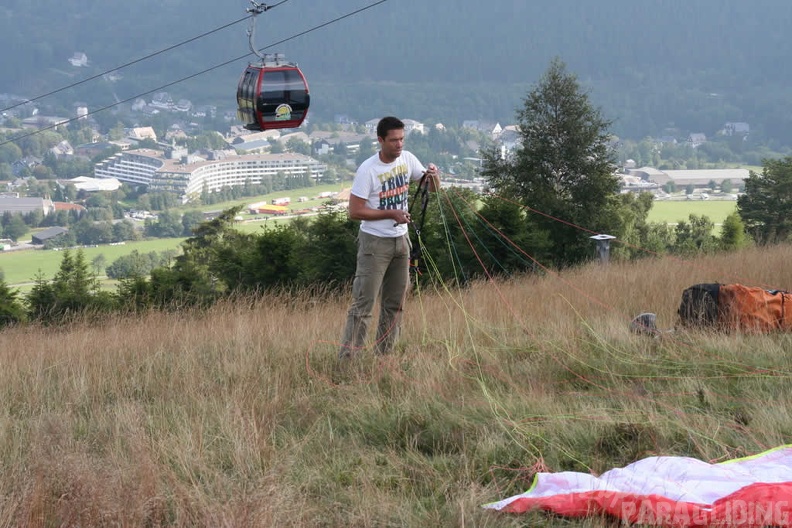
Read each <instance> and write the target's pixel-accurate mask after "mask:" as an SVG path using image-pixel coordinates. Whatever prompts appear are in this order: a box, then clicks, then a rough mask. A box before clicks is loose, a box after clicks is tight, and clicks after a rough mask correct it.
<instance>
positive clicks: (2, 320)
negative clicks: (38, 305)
mask: <svg viewBox="0 0 792 528" xmlns="http://www.w3.org/2000/svg"><path fill="white" fill-rule="evenodd" d="M25 319H26V314H25V307H24V306H23V304H22V302H21V301H20V300H19V297H18V293H17V291H16V290H13V289H11V288H10V287H9V286H8V284H6V282H5V280H2V279H0V327H5V326H8V325H12V324H16V323H21V322H23V321H25Z"/></svg>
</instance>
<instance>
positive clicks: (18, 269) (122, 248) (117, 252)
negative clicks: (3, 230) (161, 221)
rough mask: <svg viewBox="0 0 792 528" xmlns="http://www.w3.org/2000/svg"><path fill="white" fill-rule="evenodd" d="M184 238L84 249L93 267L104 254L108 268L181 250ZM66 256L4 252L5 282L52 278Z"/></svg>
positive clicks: (1, 260) (1, 263)
mask: <svg viewBox="0 0 792 528" xmlns="http://www.w3.org/2000/svg"><path fill="white" fill-rule="evenodd" d="M183 240H184V239H183V238H166V239H154V240H145V241H138V242H127V243H125V244H123V245H118V246H111V245H103V246H96V247H86V248H83V253H84V254H85V260H86V262H88V264H89V265H90V263H91V261H92V260H93V259H94V258H96V257H97V256H98V255H104V257H105V259H106V262H107V265H109V264H111V263H112V262H113V261H114V260H115V259H117V258H118V257H120V256H122V255H128V254H130V253H132V251H135V250H137V251H138V252H140V253H149V252H151V251H156V252H160V251H165V250H169V249H173V250H179V244H181V242H182V241H183ZM61 257H62V253H61V252H59V251H53V250H38V249H36V250H32V249H31V250H21V251H6V252H2V253H0V269H2V270H3V274H4V276H5V282H6V283H7V284H9V285H10V286H20V285H23V284H27V283H30V282H32V281H34V280H35V278H36V275H38V274H39V273H41V274H42V275H43V276H44V277H45V278H46V279H51V278H52V277H54V276H55V273H57V272H58V268H59V267H60V263H61Z"/></svg>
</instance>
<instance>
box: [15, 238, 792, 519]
mask: <svg viewBox="0 0 792 528" xmlns="http://www.w3.org/2000/svg"><path fill="white" fill-rule="evenodd" d="M790 258H792V247H789V246H782V247H776V248H771V249H764V250H759V249H755V248H754V249H750V250H746V251H744V252H741V253H734V254H728V255H715V256H708V257H702V258H699V259H696V260H691V261H680V260H678V259H674V258H670V257H669V258H662V259H645V260H643V261H639V262H636V263H632V264H616V263H612V264H611V265H609V266H602V265H596V264H593V265H591V266H587V267H583V268H580V269H574V270H568V271H566V272H564V273H562V274H553V273H548V274H547V275H546V276H544V277H527V278H522V279H514V280H510V281H506V282H498V281H494V282H482V283H475V284H470V285H469V286H468V287H466V288H465V289H464V290H463V291H454V290H452V291H444V290H438V291H431V290H426V291H421V292H416V293H414V294H412V295H410V297H409V298H408V299H407V302H406V309H405V320H404V327H403V332H402V335H401V339H400V341H399V346H398V350H397V352H396V353H394V354H393V355H391V356H388V357H374V356H373V354H372V352H371V350H370V349H368V348H367V349H366V350H364V351H362V352H361V353H360V355H359V358H358V359H356V360H354V361H353V362H352V363H349V364H343V365H341V364H339V363H338V361H337V360H336V352H337V347H338V336H339V334H340V332H341V325H342V323H343V321H344V317H345V312H346V309H347V306H348V304H347V303H348V297H347V295H341V296H335V295H329V294H322V293H321V292H318V293H316V294H315V295H308V294H295V295H271V296H267V297H265V298H261V299H239V300H236V301H235V302H228V303H225V304H223V305H220V306H216V307H215V308H212V309H210V310H208V311H205V312H185V311H182V312H174V313H167V314H164V313H150V314H143V315H140V316H129V315H124V316H117V317H109V318H108V319H106V320H104V321H103V322H99V323H97V322H92V323H90V324H88V323H86V324H82V323H79V322H75V323H74V324H73V325H71V326H69V327H67V328H38V327H19V328H10V329H6V330H4V331H3V332H1V333H0V363H1V364H2V365H3V368H2V369H0V423H2V427H0V466H2V468H3V474H4V478H3V479H2V480H1V481H0V494H2V497H3V500H2V501H0V526H3V527H5V526H8V527H11V526H178V527H188V526H190V527H192V526H229V527H230V526H246V527H247V526H251V527H271V526H294V527H317V526H318V527H335V526H339V527H340V526H344V527H346V526H355V527H383V526H388V527H401V526H409V527H412V526H459V527H462V526H477V527H496V528H501V527H517V526H532V527H535V526H539V527H551V526H568V527H571V526H574V527H585V528H605V527H609V526H616V525H617V524H618V523H614V522H613V521H612V520H608V519H602V518H599V517H596V516H595V517H591V518H585V519H581V520H565V519H560V518H558V517H554V516H549V515H545V514H543V513H540V512H531V513H527V514H523V515H510V514H500V513H496V512H493V511H491V510H485V509H483V508H482V507H481V506H482V505H483V504H486V503H489V502H492V501H496V500H500V499H503V498H506V497H509V496H511V495H514V494H516V493H521V492H523V491H525V489H527V488H528V487H529V486H530V483H531V481H532V478H533V476H534V475H535V474H536V472H537V471H550V472H557V471H565V470H569V471H581V472H584V473H593V474H599V473H601V472H603V471H605V470H607V469H610V468H612V467H617V466H623V465H625V464H628V463H630V462H632V461H636V460H639V459H643V458H645V457H648V456H652V455H686V456H691V457H695V458H697V459H701V460H705V461H723V460H726V459H729V458H734V457H740V456H746V455H751V454H754V453H758V452H761V451H764V450H766V449H769V448H772V447H775V446H779V445H782V444H786V443H788V442H789V435H790V431H792V414H790V412H789V409H790V408H792V383H790V378H791V377H792V356H790V354H789V353H788V351H789V350H790V348H791V347H792V335H790V334H777V335H764V336H757V335H744V334H732V335H720V334H714V333H706V332H691V331H685V330H683V329H680V328H677V329H676V331H674V332H667V333H663V335H662V337H660V338H656V339H653V338H648V337H645V336H638V335H634V334H631V333H630V332H629V331H628V324H629V322H630V320H631V319H632V317H633V316H635V315H636V314H638V313H641V312H644V311H652V312H654V313H656V314H657V317H658V324H659V326H660V327H661V328H663V329H669V328H671V327H673V326H675V324H676V319H675V311H676V308H677V306H678V303H679V299H680V296H681V292H682V290H683V289H684V288H685V287H687V286H689V285H691V284H694V283H697V282H705V281H706V282H710V281H721V282H732V281H735V280H739V281H740V282H742V283H744V284H754V285H763V286H764V285H766V286H771V287H777V288H787V289H788V288H790V287H791V286H792V268H790V267H789V266H788V265H787V263H788V262H789V260H790Z"/></svg>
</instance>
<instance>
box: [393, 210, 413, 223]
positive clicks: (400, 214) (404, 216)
mask: <svg viewBox="0 0 792 528" xmlns="http://www.w3.org/2000/svg"><path fill="white" fill-rule="evenodd" d="M393 221H394V222H395V223H394V224H393V226H394V227H396V226H397V225H399V224H409V223H410V213H409V211H403V210H401V209H393Z"/></svg>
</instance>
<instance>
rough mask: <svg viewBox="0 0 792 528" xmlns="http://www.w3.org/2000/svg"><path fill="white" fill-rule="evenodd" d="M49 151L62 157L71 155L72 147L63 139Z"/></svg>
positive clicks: (72, 152)
mask: <svg viewBox="0 0 792 528" xmlns="http://www.w3.org/2000/svg"><path fill="white" fill-rule="evenodd" d="M49 152H50V153H51V154H52V155H54V156H55V157H56V158H63V157H66V156H73V155H74V149H73V148H72V146H71V144H70V143H69V142H68V141H66V140H65V139H64V140H63V141H61V142H60V143H58V144H57V145H55V146H54V147H52V148H51V149H49Z"/></svg>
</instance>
